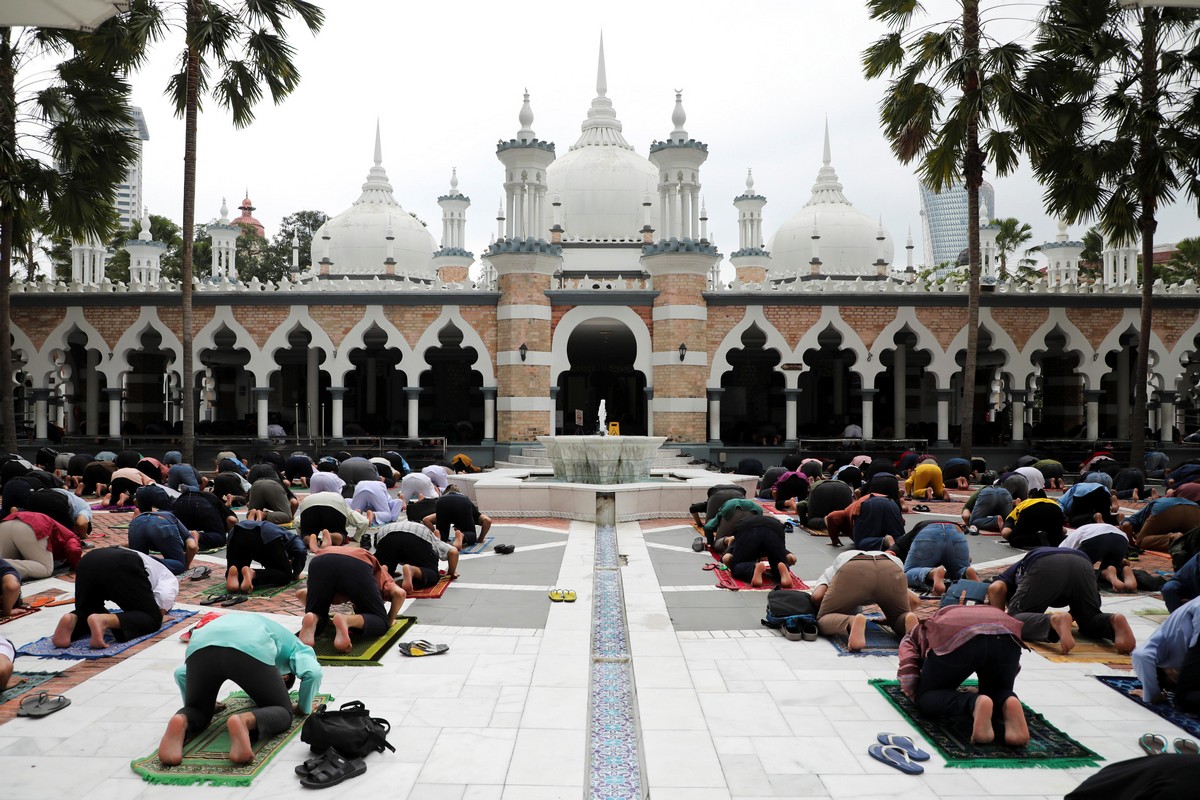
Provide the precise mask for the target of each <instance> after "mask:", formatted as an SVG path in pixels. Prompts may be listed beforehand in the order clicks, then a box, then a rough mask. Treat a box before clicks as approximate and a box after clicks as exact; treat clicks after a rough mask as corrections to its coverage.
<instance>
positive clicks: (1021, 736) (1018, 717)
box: [1004, 695, 1029, 747]
mask: <svg viewBox="0 0 1200 800" xmlns="http://www.w3.org/2000/svg"><path fill="white" fill-rule="evenodd" d="M1004 743H1005V744H1006V745H1008V746H1009V747H1024V746H1025V745H1027V744H1029V725H1028V724H1027V723H1026V722H1025V709H1023V708H1021V700H1020V698H1018V697H1017V696H1016V695H1013V696H1012V697H1010V698H1008V699H1007V700H1005V701H1004Z"/></svg>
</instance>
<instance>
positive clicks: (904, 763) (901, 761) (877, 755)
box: [867, 744, 925, 775]
mask: <svg viewBox="0 0 1200 800" xmlns="http://www.w3.org/2000/svg"><path fill="white" fill-rule="evenodd" d="M867 753H869V754H870V756H871V758H873V759H875V760H876V761H882V762H883V763H884V764H887V765H888V766H889V767H895V768H896V769H898V770H900V771H901V772H906V773H908V774H909V775H920V774H921V773H922V772H924V771H925V768H924V767H922V766H921V765H920V764H914V763H913V762H911V761H909V760H908V753H906V752H905V751H904V750H902V749H901V748H899V747H896V746H895V745H891V744H873V745H871V746H870V747H868V748H867Z"/></svg>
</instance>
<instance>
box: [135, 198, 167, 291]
mask: <svg viewBox="0 0 1200 800" xmlns="http://www.w3.org/2000/svg"><path fill="white" fill-rule="evenodd" d="M166 249H167V245H166V243H164V242H156V241H154V236H153V235H152V234H151V233H150V212H149V211H147V210H146V209H144V208H143V209H142V230H141V232H140V233H138V238H137V239H136V240H135V241H130V242H126V243H125V251H126V252H127V253H129V285H130V286H150V285H153V284H156V283H158V279H159V277H160V275H161V274H162V270H161V261H162V256H163V253H164V252H166Z"/></svg>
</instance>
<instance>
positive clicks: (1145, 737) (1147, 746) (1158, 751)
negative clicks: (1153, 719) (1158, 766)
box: [1138, 733, 1167, 756]
mask: <svg viewBox="0 0 1200 800" xmlns="http://www.w3.org/2000/svg"><path fill="white" fill-rule="evenodd" d="M1138 746H1139V747H1141V748H1142V749H1143V750H1145V751H1146V755H1148V756H1161V755H1162V754H1163V753H1165V752H1167V740H1166V739H1164V738H1163V737H1161V736H1159V735H1158V734H1157V733H1143V734H1142V735H1141V738H1139V739H1138Z"/></svg>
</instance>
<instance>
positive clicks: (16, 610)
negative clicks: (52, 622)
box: [0, 606, 42, 625]
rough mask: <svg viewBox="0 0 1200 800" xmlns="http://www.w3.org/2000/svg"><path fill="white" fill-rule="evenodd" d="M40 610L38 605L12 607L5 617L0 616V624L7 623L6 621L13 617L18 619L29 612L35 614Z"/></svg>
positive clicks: (8, 621)
mask: <svg viewBox="0 0 1200 800" xmlns="http://www.w3.org/2000/svg"><path fill="white" fill-rule="evenodd" d="M41 610H42V609H41V608H40V607H38V608H34V607H33V606H21V607H20V608H14V609H13V610H12V613H11V614H9V615H8V616H7V617H0V625H7V624H8V623H10V622H12V621H13V620H14V619H20V618H21V617H28V616H29V615H30V614H36V613H37V612H39V611H41Z"/></svg>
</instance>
